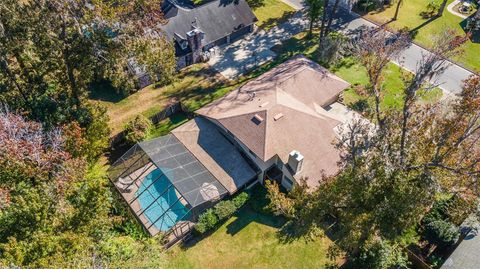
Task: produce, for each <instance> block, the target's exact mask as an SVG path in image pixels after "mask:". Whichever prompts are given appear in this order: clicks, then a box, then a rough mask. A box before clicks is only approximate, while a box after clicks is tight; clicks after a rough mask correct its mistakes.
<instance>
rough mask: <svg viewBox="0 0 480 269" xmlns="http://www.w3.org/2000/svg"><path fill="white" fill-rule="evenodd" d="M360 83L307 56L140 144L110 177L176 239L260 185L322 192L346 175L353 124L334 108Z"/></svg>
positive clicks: (155, 227)
mask: <svg viewBox="0 0 480 269" xmlns="http://www.w3.org/2000/svg"><path fill="white" fill-rule="evenodd" d="M349 86H350V85H349V84H348V83H347V82H345V81H343V80H342V79H340V78H338V77H336V76H335V75H333V74H331V73H330V72H328V71H327V70H326V69H325V68H323V67H321V66H319V65H318V64H316V63H314V62H312V61H310V60H308V59H307V58H305V57H303V56H300V57H295V58H293V59H291V60H289V61H287V62H285V63H283V64H281V65H279V66H278V67H276V68H273V69H272V70H270V71H268V72H266V73H264V74H263V75H261V76H259V77H258V78H256V79H254V80H252V81H250V82H248V83H246V84H245V85H243V86H242V87H240V88H238V89H236V90H234V91H232V92H231V93H229V94H227V95H226V96H224V97H223V98H221V99H218V100H216V101H214V102H212V103H211V104H209V105H207V106H205V107H203V108H201V109H199V110H197V111H196V114H197V116H196V117H195V118H193V119H192V120H190V121H188V122H187V123H185V124H183V125H182V126H180V127H177V128H176V129H174V130H173V131H172V132H171V133H170V134H169V135H167V136H164V137H160V138H157V139H154V140H151V141H146V142H141V143H138V144H137V145H135V146H134V147H132V148H131V149H130V150H129V151H128V152H127V153H125V155H124V156H122V157H121V158H120V159H119V160H118V161H117V162H115V163H114V164H113V165H112V167H111V168H110V170H109V177H110V179H111V180H112V182H113V183H114V185H115V186H116V187H117V189H118V190H119V191H120V193H121V194H122V196H123V197H124V199H125V200H126V201H127V202H128V203H129V205H130V208H131V209H132V211H133V212H134V215H135V216H136V217H137V218H138V220H139V221H140V222H141V223H142V224H143V225H144V226H145V228H146V229H147V230H148V231H149V232H150V234H152V235H154V234H157V233H159V232H167V233H170V234H173V235H175V237H176V238H178V237H180V236H181V235H183V234H185V233H186V232H188V230H189V229H190V228H191V227H192V224H193V222H194V221H195V220H196V218H197V216H198V215H199V214H200V213H201V212H203V211H204V210H205V209H206V208H209V207H211V206H213V205H214V204H215V203H216V202H217V201H218V200H220V199H222V198H223V197H226V196H229V195H233V194H235V193H236V192H238V191H239V190H242V189H243V188H244V187H246V186H247V185H249V184H252V183H253V182H261V183H263V181H264V180H265V179H267V178H268V179H271V180H276V181H277V182H278V183H279V184H281V185H282V186H283V187H284V188H285V189H287V190H290V189H291V188H292V187H293V185H294V184H296V182H299V180H301V179H306V183H307V184H308V186H309V187H310V188H316V187H317V186H318V185H319V184H320V180H321V179H322V177H323V176H324V175H334V174H336V173H337V172H338V170H339V168H338V165H337V163H338V161H339V160H340V155H339V152H338V150H337V149H336V147H335V145H334V143H333V142H334V141H335V139H336V138H337V137H338V135H339V128H338V127H339V126H340V125H342V124H343V122H344V119H343V118H342V117H341V115H338V114H337V113H334V112H333V111H335V110H334V109H333V108H332V107H334V106H338V103H335V102H336V100H337V99H338V97H339V95H340V94H341V93H342V91H344V90H345V89H346V88H348V87H349Z"/></svg>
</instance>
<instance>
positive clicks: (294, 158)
mask: <svg viewBox="0 0 480 269" xmlns="http://www.w3.org/2000/svg"><path fill="white" fill-rule="evenodd" d="M288 166H289V167H290V169H292V172H293V174H294V175H296V174H297V173H298V172H300V171H301V170H302V167H303V155H302V154H300V152H298V151H296V150H293V151H292V152H290V154H288Z"/></svg>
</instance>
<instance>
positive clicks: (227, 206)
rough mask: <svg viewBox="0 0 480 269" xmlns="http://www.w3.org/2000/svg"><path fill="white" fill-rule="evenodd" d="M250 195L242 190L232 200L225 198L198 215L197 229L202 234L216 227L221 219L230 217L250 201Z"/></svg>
mask: <svg viewBox="0 0 480 269" xmlns="http://www.w3.org/2000/svg"><path fill="white" fill-rule="evenodd" d="M248 198H249V195H248V193H246V192H242V193H240V194H238V195H237V196H235V197H234V198H233V199H231V200H224V201H221V202H219V203H218V204H216V205H215V206H214V207H213V208H210V209H207V210H206V211H205V212H204V213H203V214H201V215H200V216H199V217H198V222H197V224H196V225H195V230H196V231H197V232H199V233H200V234H203V233H205V232H207V231H208V230H210V229H212V228H213V227H215V226H216V225H217V224H218V223H219V222H220V221H222V220H224V219H226V218H228V217H230V216H232V215H233V213H235V212H236V211H237V210H238V209H239V208H240V207H242V206H243V205H244V204H245V203H246V202H247V201H248Z"/></svg>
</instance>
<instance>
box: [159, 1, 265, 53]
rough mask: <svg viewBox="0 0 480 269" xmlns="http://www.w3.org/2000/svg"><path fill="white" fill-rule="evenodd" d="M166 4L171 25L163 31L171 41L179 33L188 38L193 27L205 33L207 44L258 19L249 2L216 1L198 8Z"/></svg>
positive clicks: (167, 25) (164, 8)
mask: <svg viewBox="0 0 480 269" xmlns="http://www.w3.org/2000/svg"><path fill="white" fill-rule="evenodd" d="M166 2H167V3H166V4H164V5H163V10H164V12H165V14H164V17H165V19H166V20H167V23H166V24H164V25H161V26H160V28H161V29H162V30H164V31H165V33H166V34H167V35H168V37H169V38H170V39H174V37H175V33H176V34H178V35H180V36H182V37H183V38H186V33H187V32H189V31H191V30H192V24H193V25H196V26H197V27H198V28H199V29H200V30H202V31H203V32H204V33H205V39H204V42H205V43H206V44H209V43H211V42H214V41H216V40H218V39H221V38H222V37H225V36H227V35H229V34H230V33H232V32H234V31H235V30H237V29H239V28H242V27H244V26H247V25H250V24H252V23H254V22H255V21H256V20H257V18H256V17H255V15H254V14H253V12H252V10H251V8H250V7H249V6H248V4H247V2H246V1H245V0H235V1H225V0H216V1H212V2H209V3H206V4H203V5H201V6H198V7H195V8H188V7H185V6H180V5H179V4H172V2H173V1H172V0H167V1H166Z"/></svg>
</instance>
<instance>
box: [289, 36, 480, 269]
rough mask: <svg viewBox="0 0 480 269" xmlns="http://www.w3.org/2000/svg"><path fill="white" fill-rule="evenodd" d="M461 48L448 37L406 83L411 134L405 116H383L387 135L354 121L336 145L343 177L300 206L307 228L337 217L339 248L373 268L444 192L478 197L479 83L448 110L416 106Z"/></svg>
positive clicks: (466, 87)
mask: <svg viewBox="0 0 480 269" xmlns="http://www.w3.org/2000/svg"><path fill="white" fill-rule="evenodd" d="M461 44H462V42H460V40H459V39H458V38H457V37H456V36H448V35H446V34H445V35H442V36H441V38H439V41H438V42H437V50H436V51H437V55H434V56H432V55H426V56H425V60H424V61H422V64H421V65H420V66H419V68H418V73H417V74H415V75H413V76H412V77H411V78H409V79H407V80H406V83H405V93H404V95H403V97H402V98H403V101H404V102H403V103H404V106H407V107H408V108H407V110H408V111H409V112H408V120H407V124H406V130H407V131H406V132H404V125H403V122H404V121H403V120H404V114H403V113H399V111H393V110H385V111H383V110H380V114H381V116H382V120H383V130H382V132H379V127H378V126H375V125H373V124H371V120H372V119H370V121H367V120H364V119H355V120H353V121H352V122H350V123H348V124H347V125H346V126H343V127H342V128H341V129H343V130H341V131H340V133H343V134H344V135H342V137H341V139H340V140H339V141H338V143H337V147H338V149H339V150H340V152H341V161H340V167H341V171H340V173H339V174H338V175H337V176H333V177H330V178H324V179H322V181H323V184H321V185H320V187H319V188H318V189H317V190H315V191H314V192H313V193H312V194H311V195H310V196H308V197H309V198H307V199H306V200H304V201H303V202H302V203H301V206H297V207H296V208H305V210H304V211H303V212H302V211H300V212H297V213H296V214H302V215H301V217H299V218H298V219H302V222H303V223H306V224H308V225H310V224H312V223H313V224H314V223H320V222H321V220H325V219H326V217H325V216H334V218H335V220H336V223H337V227H338V233H339V234H340V236H339V237H340V239H339V240H338V241H337V243H338V245H339V246H340V247H341V248H342V249H343V250H344V251H346V252H347V253H348V254H349V255H350V257H352V258H354V259H355V260H357V261H362V262H365V261H368V262H369V263H372V264H371V267H375V266H376V265H375V264H377V265H378V264H383V262H380V261H379V260H377V259H373V260H372V259H370V258H367V259H362V255H364V254H365V250H366V249H371V246H372V243H371V242H372V240H373V242H378V241H379V240H380V241H387V242H389V244H393V245H392V246H395V245H397V244H400V242H402V241H403V240H402V237H403V236H404V234H405V233H407V231H408V230H409V229H412V227H415V225H417V224H418V223H419V222H420V220H421V219H422V217H423V215H425V213H426V212H427V211H428V209H429V208H430V207H431V206H432V203H433V202H434V200H435V197H437V196H438V195H439V194H440V193H441V194H451V195H455V194H458V195H463V194H465V195H468V194H471V193H478V179H479V175H480V143H478V139H479V138H480V78H479V77H472V78H470V79H469V80H467V81H465V82H464V85H463V91H462V93H461V95H460V96H459V98H458V99H455V100H453V101H452V103H451V104H450V105H448V106H447V105H445V104H444V103H437V104H431V105H420V104H418V103H417V102H416V100H417V98H418V94H419V92H418V89H421V88H422V87H423V88H424V86H422V85H424V82H425V81H426V80H427V79H429V78H431V77H432V76H433V75H434V74H438V73H437V72H440V71H441V70H442V69H443V68H445V66H444V65H442V63H443V61H444V58H445V57H447V55H452V53H457V50H458V47H459V45H461ZM426 74H427V75H426ZM413 92H414V94H413ZM373 95H374V93H373V92H370V96H371V97H372V98H373V97H374V96H373ZM380 97H381V98H383V97H382V96H380ZM403 110H404V108H402V111H403ZM400 112H401V111H400ZM402 137H403V138H402ZM313 227H315V225H313ZM307 231H308V230H307ZM374 245H375V244H374ZM382 248H383V247H382ZM375 249H376V248H375ZM388 249H390V250H391V251H394V252H397V251H402V249H403V248H402V247H393V248H388ZM390 250H389V251H390ZM362 253H363V254H362ZM367 253H368V252H367ZM365 257H375V255H373V256H372V255H367V256H365ZM378 257H379V256H378ZM388 257H398V256H397V255H396V254H395V255H393V256H392V255H388ZM387 260H390V259H387ZM393 260H396V259H393ZM363 267H370V266H365V265H364V266H363Z"/></svg>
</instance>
